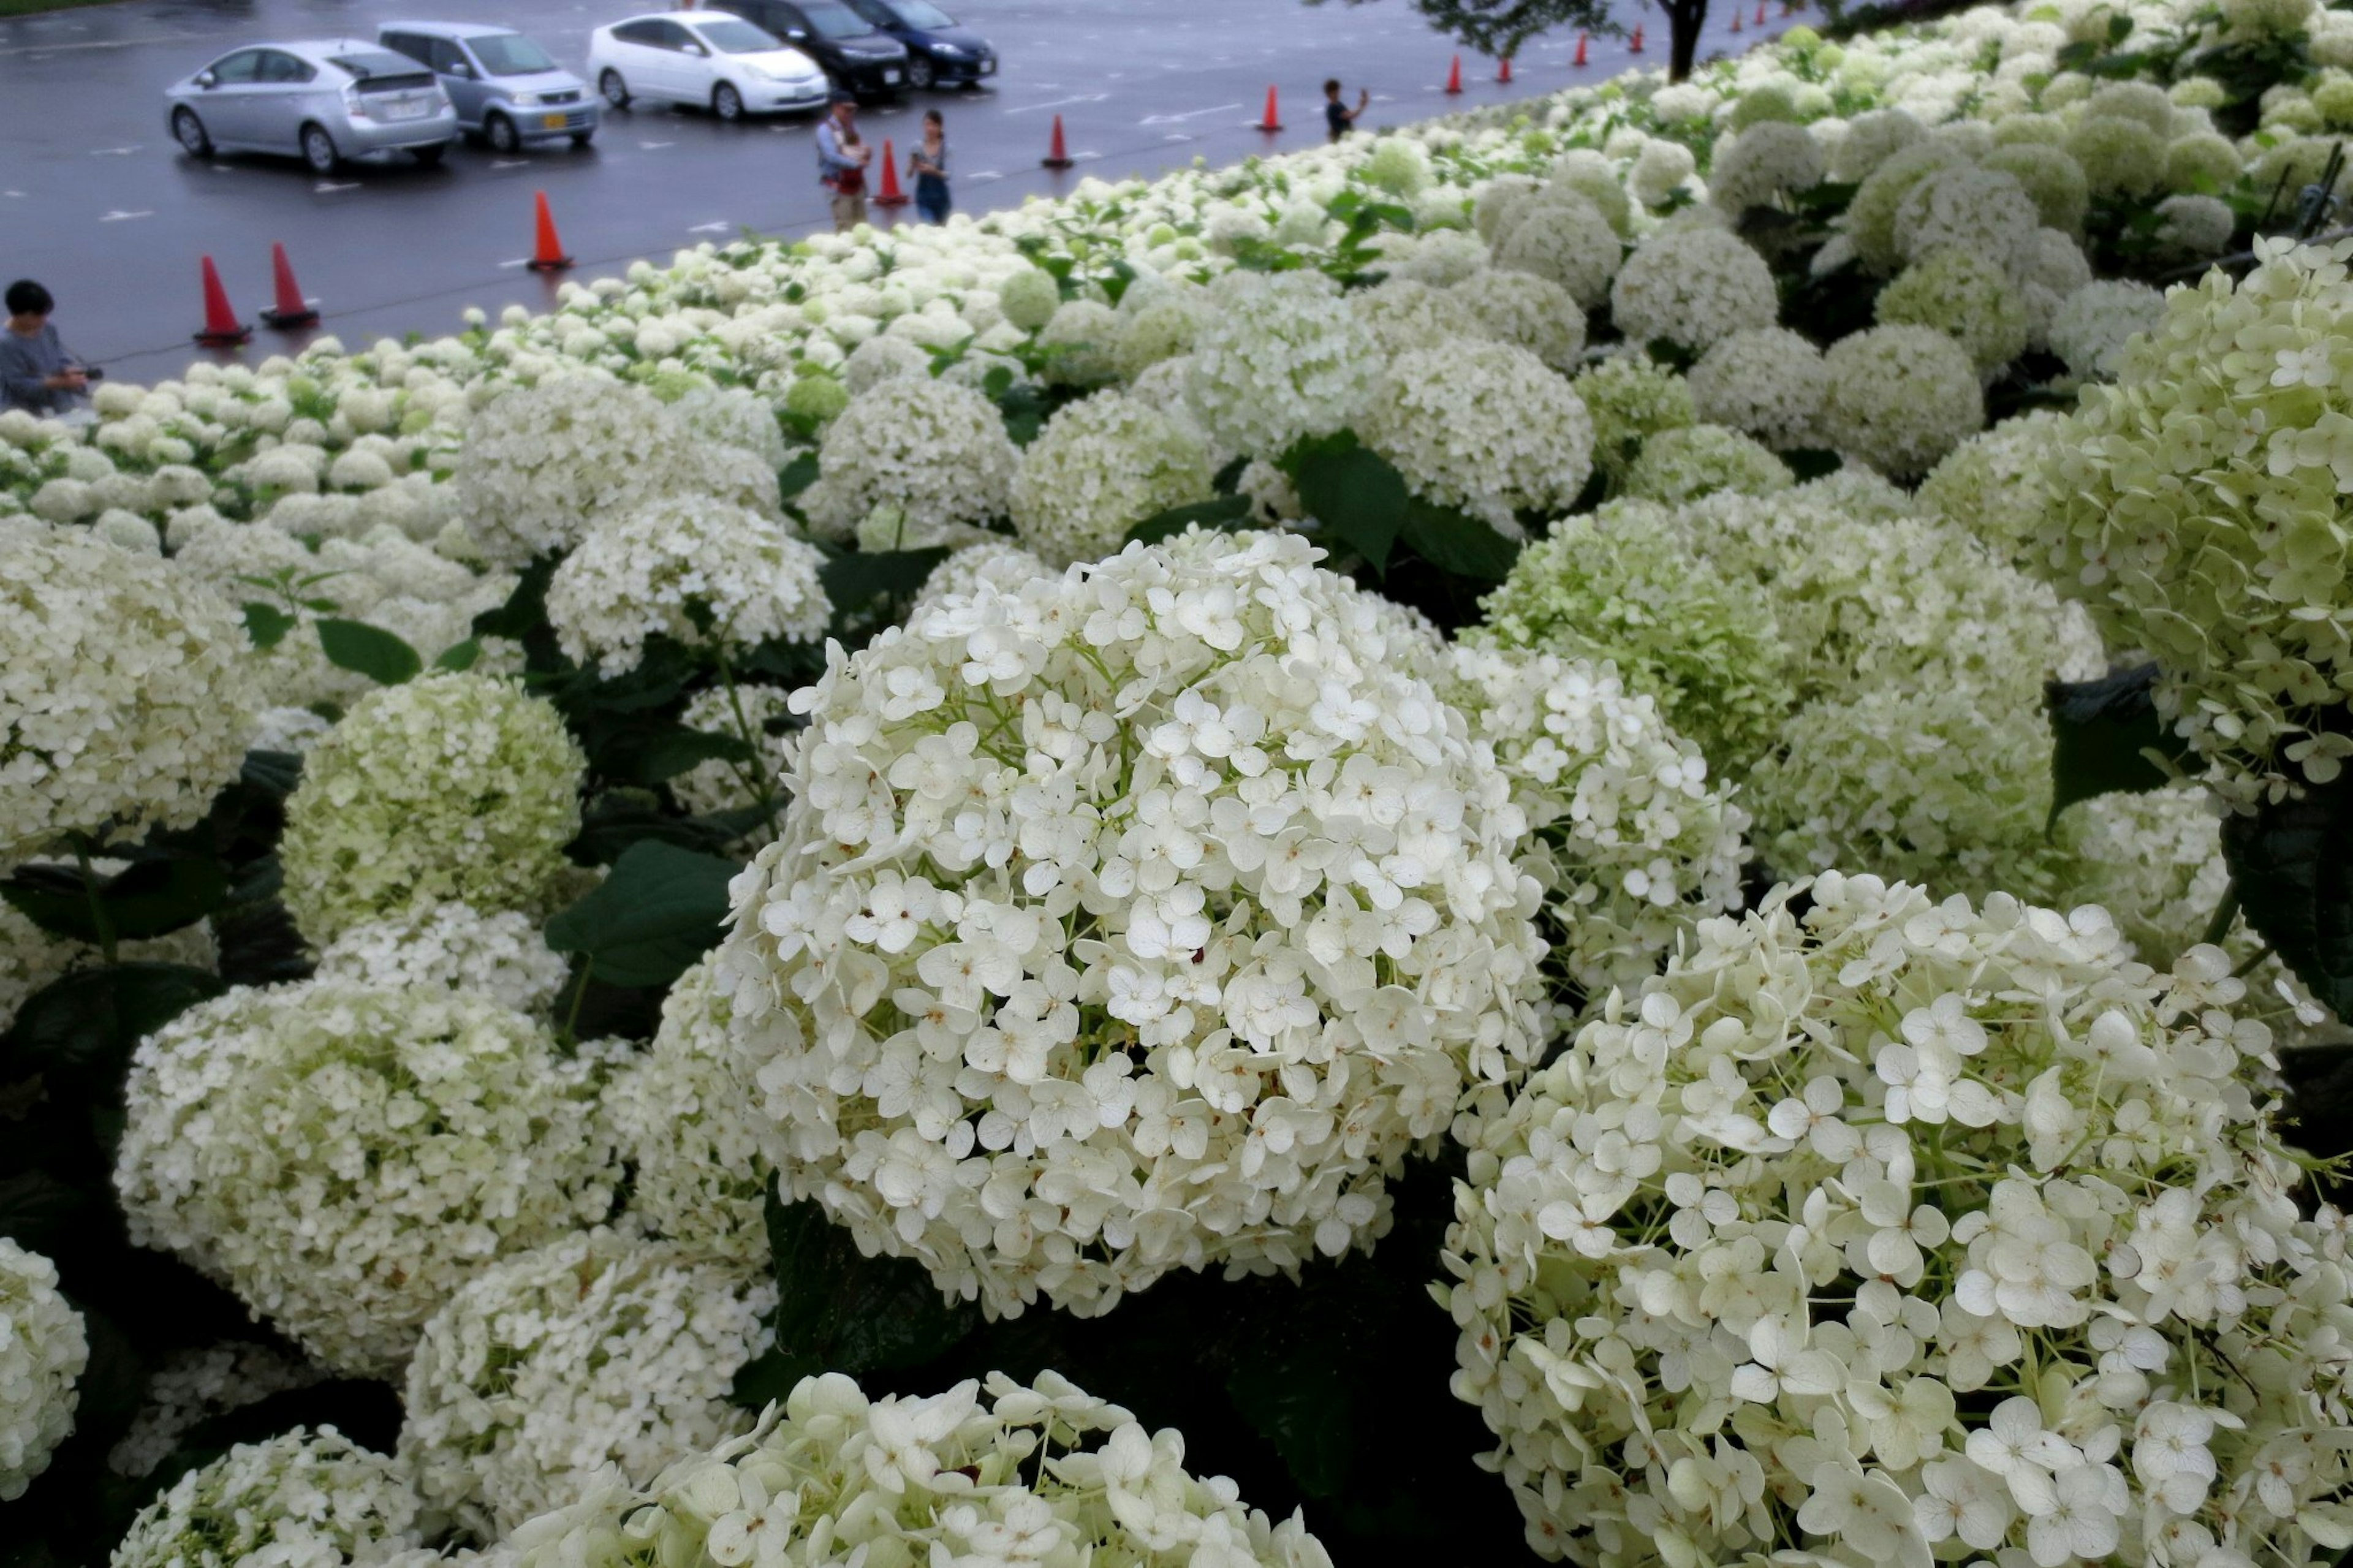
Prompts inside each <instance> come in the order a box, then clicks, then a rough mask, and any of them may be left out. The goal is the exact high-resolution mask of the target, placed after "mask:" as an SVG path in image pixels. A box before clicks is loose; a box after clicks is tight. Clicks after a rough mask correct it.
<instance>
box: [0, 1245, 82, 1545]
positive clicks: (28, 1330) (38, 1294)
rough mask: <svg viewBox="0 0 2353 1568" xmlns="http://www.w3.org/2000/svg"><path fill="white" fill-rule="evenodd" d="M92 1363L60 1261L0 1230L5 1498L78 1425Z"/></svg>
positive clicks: (0, 1432) (0, 1445)
mask: <svg viewBox="0 0 2353 1568" xmlns="http://www.w3.org/2000/svg"><path fill="white" fill-rule="evenodd" d="M89 1363H90V1336H89V1335H88V1334H87V1333H86V1332H85V1331H84V1330H83V1326H82V1316H81V1314H80V1313H79V1312H77V1311H76V1310H74V1309H73V1307H72V1305H71V1303H69V1302H68V1301H67V1300H66V1299H65V1298H64V1297H62V1296H60V1295H58V1268H57V1265H56V1264H54V1263H51V1262H50V1261H49V1260H48V1259H47V1258H44V1257H42V1256H41V1255H40V1254H39V1253H37V1252H28V1251H26V1249H25V1248H24V1247H19V1246H17V1245H16V1242H14V1241H12V1240H10V1239H8V1238H7V1237H0V1502H14V1501H16V1500H17V1499H18V1498H20V1497H23V1496H24V1495H25V1489H26V1486H28V1485H30V1484H31V1482H32V1479H33V1478H34V1477H36V1476H37V1475H39V1474H40V1473H41V1472H42V1471H43V1470H45V1469H47V1468H48V1467H49V1459H50V1457H51V1456H52V1455H53V1454H54V1453H55V1452H56V1450H57V1447H58V1444H59V1443H60V1442H62V1441H64V1439H65V1436H66V1435H67V1434H68V1433H69V1432H71V1431H72V1430H73V1420H74V1407H75V1405H76V1404H77V1403H78V1402H79V1392H78V1391H77V1390H76V1388H75V1386H74V1384H75V1380H76V1379H78V1378H79V1377H80V1376H81V1373H82V1369H83V1368H84V1367H85V1366H87V1365H88V1364H89Z"/></svg>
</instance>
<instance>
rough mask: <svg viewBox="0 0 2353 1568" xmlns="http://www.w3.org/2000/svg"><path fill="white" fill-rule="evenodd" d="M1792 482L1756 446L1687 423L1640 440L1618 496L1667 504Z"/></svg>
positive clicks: (1759, 491) (1757, 492)
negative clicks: (1638, 453)
mask: <svg viewBox="0 0 2353 1568" xmlns="http://www.w3.org/2000/svg"><path fill="white" fill-rule="evenodd" d="M1796 483H1797V476H1796V475H1794V474H1792V473H1791V472H1790V471H1789V466H1788V464H1787V463H1784V462H1783V461H1781V459H1780V458H1777V457H1775V456H1774V455H1773V454H1772V453H1771V452H1769V451H1767V450H1766V449H1765V447H1764V446H1763V445H1762V444H1761V443H1759V442H1757V441H1755V440H1752V439H1751V438H1749V437H1746V436H1744V435H1742V434H1741V433H1740V432H1739V431H1737V430H1731V429H1726V428H1725V426H1721V425H1693V426H1687V427H1685V428H1683V429H1681V430H1662V431H1661V432H1659V434H1657V435H1656V436H1653V437H1651V438H1650V440H1648V441H1646V442H1644V443H1643V444H1642V455H1641V457H1639V458H1635V459H1634V466H1633V467H1632V468H1629V469H1628V470H1627V472H1626V483H1625V487H1624V492H1625V494H1626V495H1628V496H1630V497H1632V498H1634V499H1636V500H1653V501H1663V502H1665V503H1667V504H1669V505H1673V504H1675V503H1678V502H1681V501H1686V500H1697V499H1699V498H1700V497H1702V496H1707V495H1714V494H1715V493H1716V492H1717V491H1719V490H1730V491H1732V492H1733V493H1735V494H1736V495H1745V496H1763V495H1771V494H1773V493H1774V492H1775V491H1776V490H1785V489H1788V488H1789V487H1790V486H1791V485H1794V484H1796Z"/></svg>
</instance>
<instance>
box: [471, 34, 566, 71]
mask: <svg viewBox="0 0 2353 1568" xmlns="http://www.w3.org/2000/svg"><path fill="white" fill-rule="evenodd" d="M466 41H467V43H468V44H469V45H470V46H471V47H472V48H473V51H474V58H476V59H478V60H480V61H481V62H482V68H483V69H484V70H486V71H488V72H490V73H491V75H492V76H537V75H538V74H539V73H540V72H542V71H552V70H554V68H555V62H554V60H552V59H549V58H547V51H546V50H545V49H543V48H541V47H539V46H538V45H537V44H534V43H533V42H532V41H531V40H530V39H529V38H526V37H523V36H522V34H521V33H492V34H490V35H489V36H488V37H480V38H469V39H467V40H466Z"/></svg>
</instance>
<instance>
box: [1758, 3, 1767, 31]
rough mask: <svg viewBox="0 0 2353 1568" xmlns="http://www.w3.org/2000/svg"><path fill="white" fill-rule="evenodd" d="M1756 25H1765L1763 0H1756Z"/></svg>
mask: <svg viewBox="0 0 2353 1568" xmlns="http://www.w3.org/2000/svg"><path fill="white" fill-rule="evenodd" d="M1764 25H1765V0H1757V26H1760V27H1761V26H1764Z"/></svg>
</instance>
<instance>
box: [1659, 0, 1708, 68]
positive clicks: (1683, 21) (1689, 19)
mask: <svg viewBox="0 0 2353 1568" xmlns="http://www.w3.org/2000/svg"><path fill="white" fill-rule="evenodd" d="M1665 5H1666V12H1667V28H1668V32H1667V79H1668V80H1669V81H1682V80H1684V79H1686V78H1688V77H1689V76H1690V75H1691V71H1692V62H1693V61H1694V59H1696V58H1698V55H1699V34H1700V29H1701V28H1702V27H1704V26H1707V0H1665Z"/></svg>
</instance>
